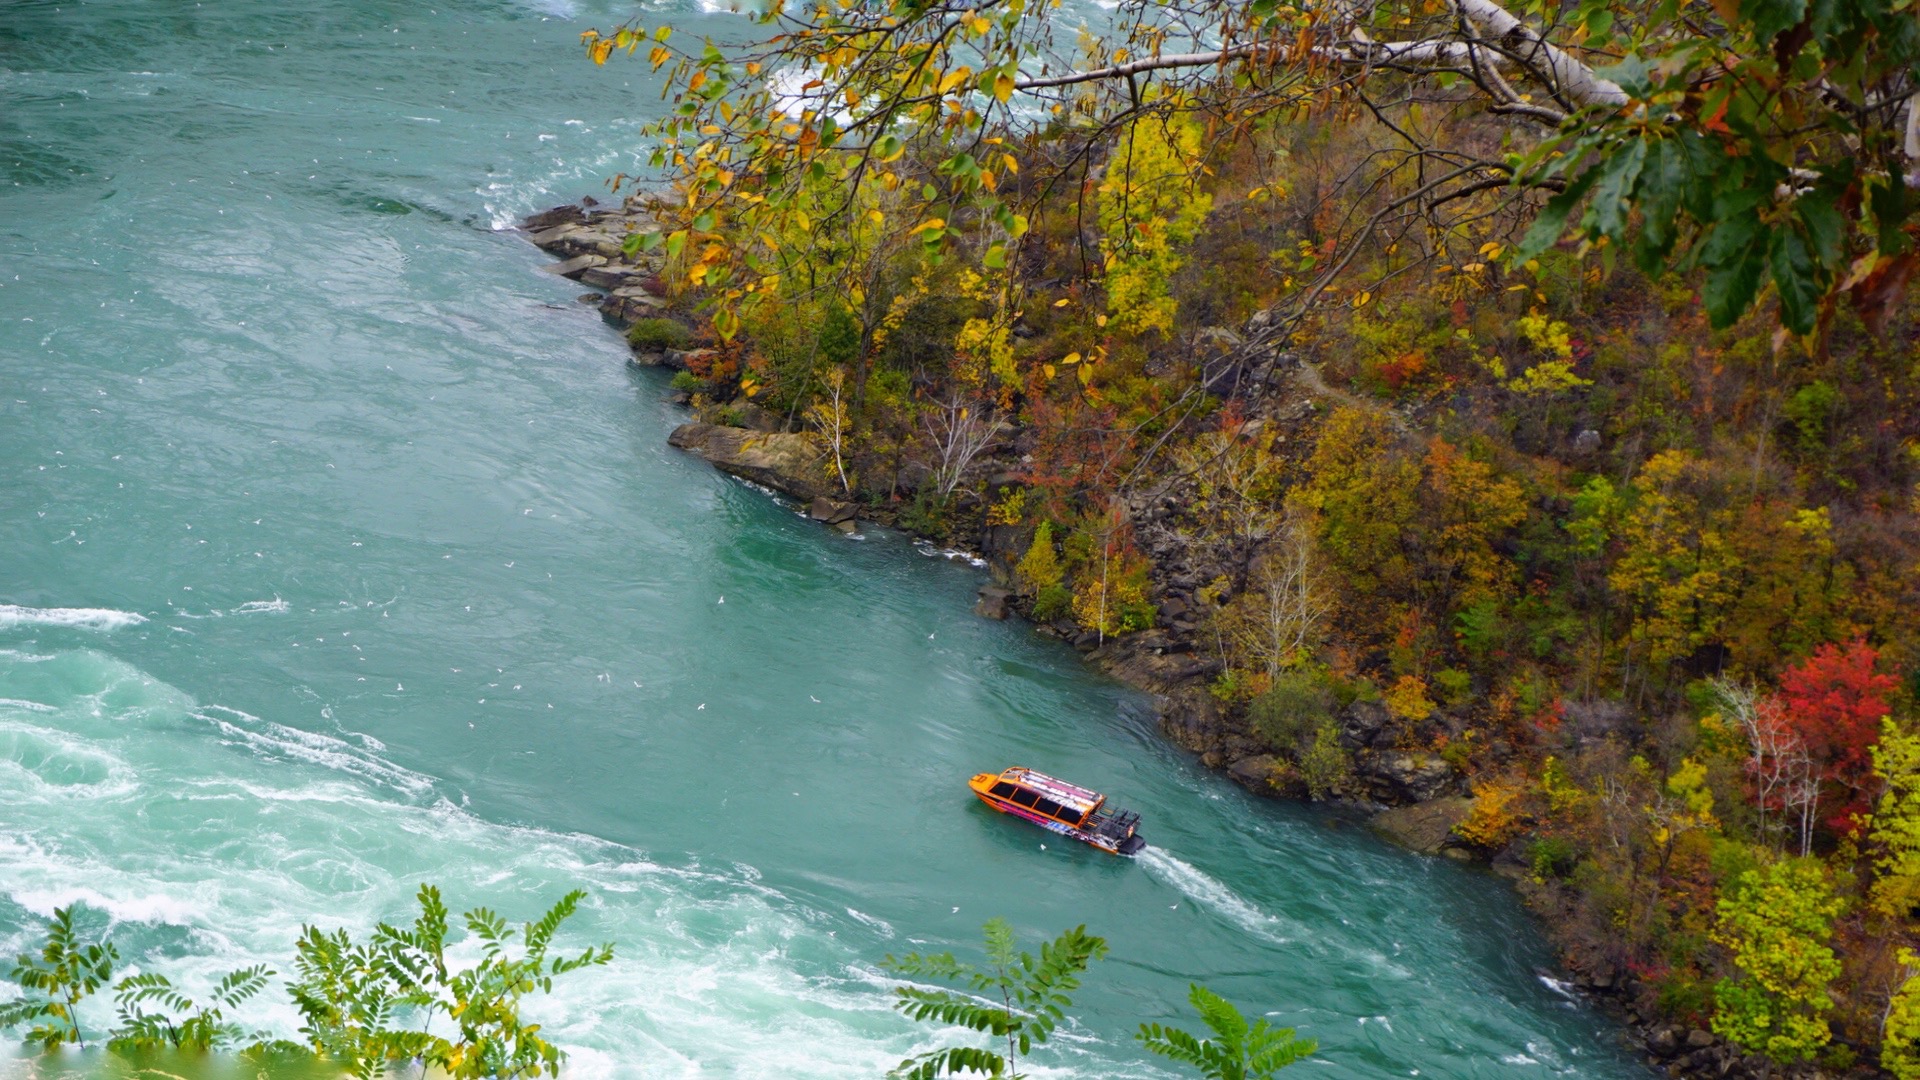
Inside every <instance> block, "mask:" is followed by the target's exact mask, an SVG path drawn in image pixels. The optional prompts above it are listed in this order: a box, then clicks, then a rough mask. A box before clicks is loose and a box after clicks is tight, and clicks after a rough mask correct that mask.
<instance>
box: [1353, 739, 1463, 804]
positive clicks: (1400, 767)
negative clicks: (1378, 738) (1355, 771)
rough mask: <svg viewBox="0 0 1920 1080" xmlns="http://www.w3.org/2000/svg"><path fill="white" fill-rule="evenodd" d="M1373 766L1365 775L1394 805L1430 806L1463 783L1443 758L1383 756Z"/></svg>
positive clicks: (1402, 754)
mask: <svg viewBox="0 0 1920 1080" xmlns="http://www.w3.org/2000/svg"><path fill="white" fill-rule="evenodd" d="M1370 765H1371V767H1369V768H1366V769H1364V770H1363V771H1364V773H1365V774H1366V776H1367V777H1368V778H1369V779H1371V780H1372V781H1374V783H1375V784H1376V785H1377V786H1379V787H1382V788H1384V789H1385V790H1384V791H1382V792H1381V794H1383V795H1385V796H1387V797H1388V798H1390V799H1391V800H1392V801H1394V802H1428V801H1430V800H1432V799H1436V798H1439V797H1440V796H1441V795H1444V794H1447V793H1448V792H1450V791H1452V790H1453V788H1454V786H1455V785H1456V784H1457V783H1458V779H1459V778H1458V775H1457V774H1456V773H1455V772H1454V769H1453V766H1452V765H1449V764H1447V762H1446V761H1444V760H1443V759H1441V758H1440V757H1438V756H1436V755H1433V754H1425V753H1419V752H1415V751H1407V750H1398V751H1394V752H1392V753H1387V754H1381V755H1379V756H1377V757H1375V758H1374V759H1373V761H1372V762H1371V763H1370Z"/></svg>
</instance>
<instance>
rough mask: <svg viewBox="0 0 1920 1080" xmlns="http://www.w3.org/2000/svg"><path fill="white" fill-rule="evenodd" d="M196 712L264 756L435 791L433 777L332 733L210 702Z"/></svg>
mask: <svg viewBox="0 0 1920 1080" xmlns="http://www.w3.org/2000/svg"><path fill="white" fill-rule="evenodd" d="M193 715H194V716H195V717H197V718H199V719H201V720H204V721H206V722H207V723H209V724H212V725H213V726H214V727H215V728H217V729H218V730H219V731H220V732H221V733H222V734H223V735H226V736H228V737H229V738H231V739H233V740H235V741H238V742H240V743H243V744H245V745H246V746H248V747H249V748H251V749H252V750H253V751H254V752H256V753H258V754H259V755H261V756H262V757H266V758H282V759H284V758H294V759H297V760H300V761H304V762H307V763H308V764H312V765H320V766H323V767H325V768H328V769H332V770H334V771H336V772H343V773H347V774H349V775H352V776H357V777H361V778H363V779H366V780H371V781H374V782H375V783H378V784H381V785H384V786H386V787H390V788H392V789H394V790H395V791H399V792H401V793H403V794H405V795H409V796H413V797H415V798H419V797H422V796H426V795H429V794H432V792H433V788H434V780H433V778H432V777H430V776H424V775H422V774H420V773H417V772H414V771H413V770H411V769H405V768H402V767H400V766H398V765H395V764H393V763H392V762H390V761H387V760H386V759H385V758H382V757H380V756H378V755H377V754H376V753H374V752H373V750H372V749H370V748H362V747H358V746H354V745H353V744H351V743H348V742H345V741H344V740H341V739H336V738H334V737H333V736H331V735H322V734H319V733H318V732H313V731H302V730H300V729H299V728H292V727H287V726H286V725H285V724H276V723H273V722H271V721H268V720H262V719H260V718H259V717H257V716H254V715H253V714H251V713H246V712H242V711H240V710H239V709H229V708H227V707H226V706H224V705H208V706H206V707H204V708H202V709H200V710H198V711H196V712H195V713H194V714H193Z"/></svg>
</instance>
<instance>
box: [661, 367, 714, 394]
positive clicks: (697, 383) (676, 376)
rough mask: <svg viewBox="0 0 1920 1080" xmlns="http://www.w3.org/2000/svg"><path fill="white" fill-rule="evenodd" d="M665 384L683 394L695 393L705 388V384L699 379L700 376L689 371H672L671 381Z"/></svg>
mask: <svg viewBox="0 0 1920 1080" xmlns="http://www.w3.org/2000/svg"><path fill="white" fill-rule="evenodd" d="M667 385H668V386H671V387H673V388H674V389H675V390H678V391H680V392H681V393H683V394H697V393H700V392H701V391H703V390H705V389H706V388H707V384H706V383H704V382H702V381H701V380H700V376H698V375H695V374H694V373H693V372H691V371H676V372H674V373H673V381H672V382H670V383H668V384H667Z"/></svg>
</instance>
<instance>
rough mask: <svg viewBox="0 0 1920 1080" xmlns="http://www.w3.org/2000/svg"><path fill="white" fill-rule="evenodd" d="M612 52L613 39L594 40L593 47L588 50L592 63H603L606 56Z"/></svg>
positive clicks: (605, 60)
mask: <svg viewBox="0 0 1920 1080" xmlns="http://www.w3.org/2000/svg"><path fill="white" fill-rule="evenodd" d="M612 53H613V39H612V38H601V39H600V40H599V41H596V42H594V43H593V48H592V50H591V52H590V55H591V56H592V57H593V62H594V63H596V64H604V63H606V62H607V57H608V56H609V55H611V54H612Z"/></svg>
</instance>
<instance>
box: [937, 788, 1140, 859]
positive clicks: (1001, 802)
mask: <svg viewBox="0 0 1920 1080" xmlns="http://www.w3.org/2000/svg"><path fill="white" fill-rule="evenodd" d="M974 794H975V795H977V796H978V797H979V799H980V801H981V802H983V803H986V804H987V805H988V806H991V807H993V808H994V809H995V810H998V811H1000V812H1001V813H1003V814H1010V815H1012V816H1014V817H1017V818H1019V819H1021V820H1022V821H1029V822H1032V823H1033V824H1035V825H1038V826H1040V827H1041V828H1043V829H1045V830H1047V831H1048V832H1050V833H1054V834H1056V835H1059V836H1065V837H1068V838H1070V839H1073V840H1078V841H1080V842H1081V843H1083V844H1090V845H1092V846H1093V847H1097V848H1099V849H1100V850H1101V851H1104V852H1106V853H1107V854H1109V855H1123V856H1133V855H1138V854H1139V853H1140V852H1141V851H1143V850H1145V849H1146V846H1147V842H1146V840H1144V839H1142V838H1141V837H1139V836H1137V835H1135V836H1127V837H1122V838H1119V839H1115V838H1113V837H1109V836H1102V835H1101V834H1099V833H1096V832H1090V831H1088V830H1086V829H1078V828H1075V827H1073V826H1072V825H1069V824H1067V823H1066V822H1064V821H1055V820H1053V819H1052V818H1050V817H1044V816H1042V815H1040V814H1036V813H1034V812H1033V811H1031V810H1028V809H1027V808H1026V807H1023V806H1019V805H1016V804H1014V803H1011V802H1008V801H1007V800H1005V799H1001V798H998V797H996V796H994V795H993V794H991V793H989V792H985V791H978V790H976V791H975V792H974Z"/></svg>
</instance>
